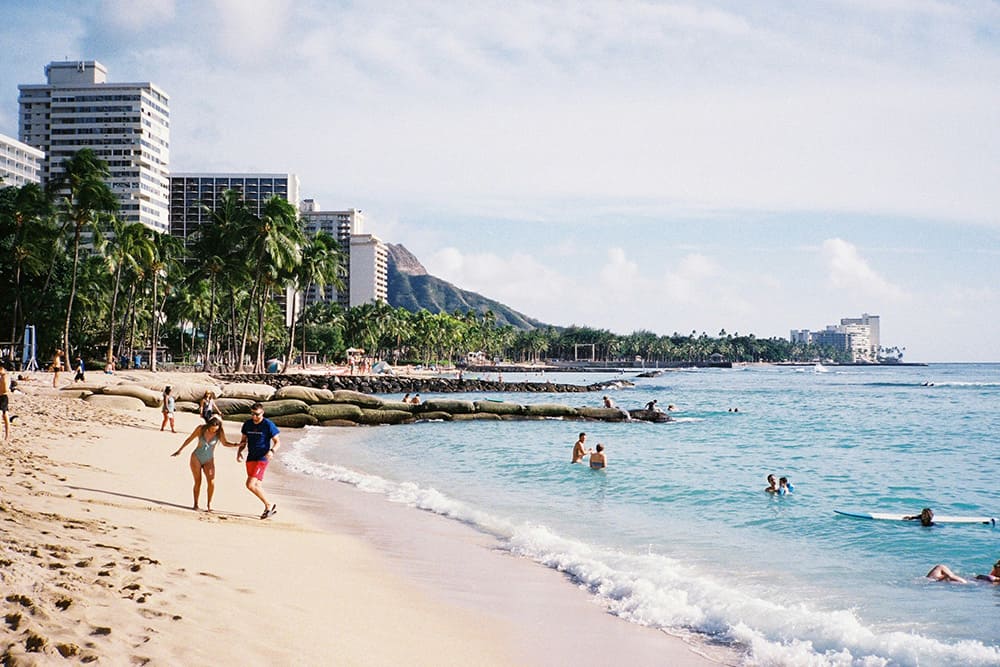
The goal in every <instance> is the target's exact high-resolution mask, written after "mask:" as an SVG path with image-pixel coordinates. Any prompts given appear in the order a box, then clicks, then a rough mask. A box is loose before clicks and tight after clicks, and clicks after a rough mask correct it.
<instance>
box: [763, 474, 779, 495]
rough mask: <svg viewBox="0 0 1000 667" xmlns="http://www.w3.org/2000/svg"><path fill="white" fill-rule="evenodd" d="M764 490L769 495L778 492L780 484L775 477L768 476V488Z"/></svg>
mask: <svg viewBox="0 0 1000 667" xmlns="http://www.w3.org/2000/svg"><path fill="white" fill-rule="evenodd" d="M764 490H765V491H767V492H768V493H777V492H778V482H777V480H775V479H774V475H768V476H767V487H766V488H765V489H764Z"/></svg>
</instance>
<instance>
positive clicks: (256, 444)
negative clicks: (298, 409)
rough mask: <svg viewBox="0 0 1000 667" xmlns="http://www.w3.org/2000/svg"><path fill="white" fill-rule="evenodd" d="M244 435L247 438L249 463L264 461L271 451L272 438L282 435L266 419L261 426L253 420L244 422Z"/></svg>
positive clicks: (261, 422)
mask: <svg viewBox="0 0 1000 667" xmlns="http://www.w3.org/2000/svg"><path fill="white" fill-rule="evenodd" d="M242 430H243V435H245V436H246V437H247V461H263V460H264V459H265V458H267V453H268V452H269V451H271V438H273V437H274V436H276V435H278V434H279V433H281V431H279V430H278V427H277V426H276V425H275V424H274V422H273V421H271V420H270V419H268V418H267V417H265V418H264V419H261V420H260V423H259V424H254V423H253V420H252V419H248V420H246V421H245V422H243V429H242Z"/></svg>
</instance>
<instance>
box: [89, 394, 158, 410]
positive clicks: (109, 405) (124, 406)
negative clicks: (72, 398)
mask: <svg viewBox="0 0 1000 667" xmlns="http://www.w3.org/2000/svg"><path fill="white" fill-rule="evenodd" d="M83 400H85V401H86V402H87V403H90V404H91V405H93V406H95V407H98V408H106V409H109V410H124V411H128V412H141V411H143V410H145V409H146V407H147V406H146V404H145V403H143V402H142V399H140V398H136V397H134V396H125V395H117V396H115V395H112V396H109V395H106V394H91V395H90V396H87V397H86V398H85V399H83Z"/></svg>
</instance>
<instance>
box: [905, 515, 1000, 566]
mask: <svg viewBox="0 0 1000 667" xmlns="http://www.w3.org/2000/svg"><path fill="white" fill-rule="evenodd" d="M903 521H919V522H920V525H921V526H924V527H928V528H929V527H931V526H936V525H937V524H936V523H934V510H932V509H931V508H930V507H925V508H923V509H922V510H920V514H912V515H910V516H904V517H903ZM926 576H927V578H928V579H930V580H932V581H947V582H951V583H956V584H967V583H969V580H968V579H965V578H964V577H960V576H958V575H957V574H955V572H954V571H953V570H952V569H951V568H950V567H948V566H947V565H945V564H943V563H941V564H938V565H935V566H934V567H932V568H931V571H930V572H928V573H927V575H926ZM975 580H976V581H986V582H989V583H991V584H1000V561H997V562H996V563H994V564H993V569H992V570H990V573H989V574H977V575H976V576H975Z"/></svg>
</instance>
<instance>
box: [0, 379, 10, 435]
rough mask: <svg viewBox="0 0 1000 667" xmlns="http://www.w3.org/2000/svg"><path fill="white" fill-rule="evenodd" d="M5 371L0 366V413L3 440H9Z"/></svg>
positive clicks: (8, 395) (8, 394) (8, 403)
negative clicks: (0, 414) (0, 416)
mask: <svg viewBox="0 0 1000 667" xmlns="http://www.w3.org/2000/svg"><path fill="white" fill-rule="evenodd" d="M7 387H8V382H7V369H6V368H4V367H3V365H0V412H2V413H3V439H4V440H10V417H9V416H8V415H7V410H8V409H10V391H9V390H8V388H7Z"/></svg>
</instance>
